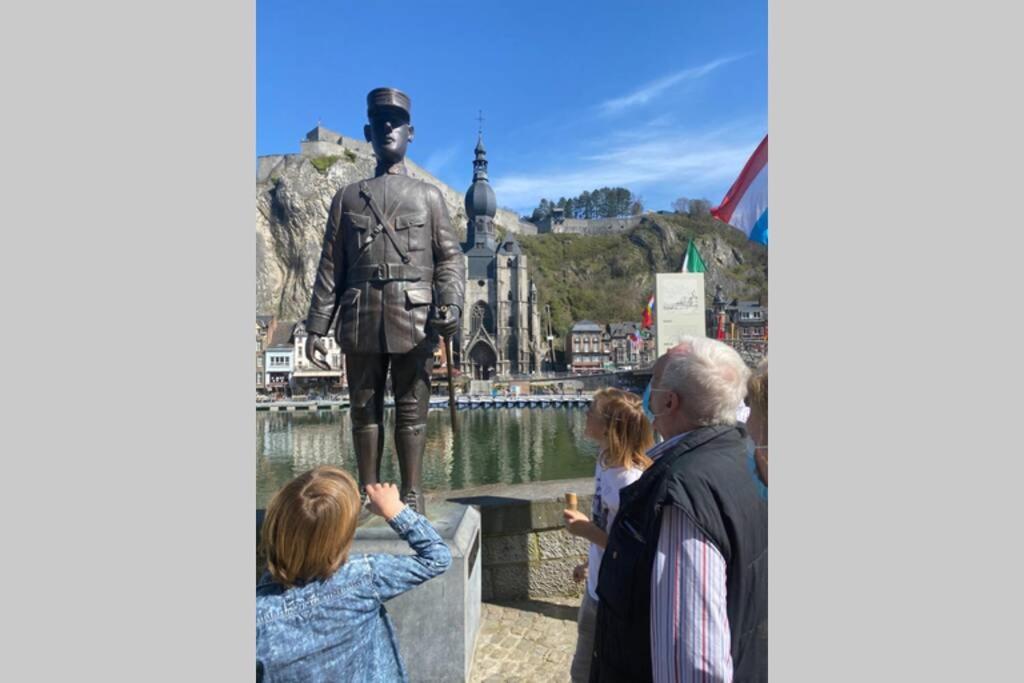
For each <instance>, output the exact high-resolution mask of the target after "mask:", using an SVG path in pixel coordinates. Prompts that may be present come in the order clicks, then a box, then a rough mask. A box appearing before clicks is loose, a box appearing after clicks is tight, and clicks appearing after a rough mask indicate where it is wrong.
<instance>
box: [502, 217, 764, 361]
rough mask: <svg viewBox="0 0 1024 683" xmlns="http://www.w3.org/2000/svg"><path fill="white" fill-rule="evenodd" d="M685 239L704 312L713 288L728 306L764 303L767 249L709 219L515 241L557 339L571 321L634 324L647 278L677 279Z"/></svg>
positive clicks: (656, 220)
mask: <svg viewBox="0 0 1024 683" xmlns="http://www.w3.org/2000/svg"><path fill="white" fill-rule="evenodd" d="M691 238H692V239H694V241H695V244H696V245H697V249H698V251H699V252H700V254H701V257H702V259H703V260H704V264H705V267H706V269H707V271H706V272H705V274H704V287H705V292H704V294H705V299H706V303H707V305H708V306H709V307H710V305H711V300H712V299H713V298H714V295H715V287H716V285H721V286H722V290H723V293H724V295H725V297H726V298H727V299H729V300H730V301H731V300H732V299H736V298H739V299H763V300H766V297H767V289H768V260H767V249H766V248H765V247H764V246H762V245H760V244H755V243H752V242H749V241H748V240H747V238H746V236H745V235H743V233H741V232H740V231H739V230H736V229H735V228H732V227H730V226H728V225H725V224H723V223H721V222H719V221H717V220H715V219H713V218H710V217H697V218H695V217H690V216H687V215H683V214H648V215H647V216H646V217H645V218H644V220H643V221H642V222H641V223H640V225H638V226H636V227H635V228H633V229H631V230H629V231H627V232H624V233H621V234H616V235H601V236H581V235H568V234H545V235H520V236H519V238H518V239H519V242H520V244H522V247H523V251H524V252H526V254H527V255H528V256H529V270H530V274H531V276H532V277H533V278H534V279H535V281H536V283H537V290H538V296H539V298H540V302H541V305H542V306H544V305H546V304H550V306H551V321H552V325H553V328H554V333H555V335H556V337H559V338H562V337H564V336H565V334H566V332H567V331H568V329H569V327H570V326H571V325H572V324H573V322H576V321H578V320H593V321H595V322H600V323H607V322H621V321H629V320H633V321H639V320H640V319H641V314H642V312H643V308H644V305H645V304H646V303H647V299H648V297H649V296H650V295H651V294H652V293H653V292H654V274H655V273H658V272H678V271H679V268H680V265H681V264H682V259H683V252H684V251H685V249H686V245H687V241H688V240H689V239H691ZM546 322H547V321H546V320H544V321H543V323H542V324H545V325H546ZM556 345H557V343H556Z"/></svg>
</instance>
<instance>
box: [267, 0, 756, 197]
mask: <svg viewBox="0 0 1024 683" xmlns="http://www.w3.org/2000/svg"><path fill="white" fill-rule="evenodd" d="M767 12H768V8H767V2H766V0H759V1H756V2H747V1H746V0H730V1H729V2H722V1H721V0H718V1H717V2H716V1H712V0H707V1H699V2H697V1H693V0H688V1H686V2H682V1H676V2H668V1H664V0H658V1H651V2H643V3H626V2H612V1H608V0H600V1H594V0H591V1H590V2H584V1H583V0H568V1H558V0H547V1H536V0H515V1H511V0H509V1H506V2H498V1H496V0H491V1H486V0H477V1H476V2H468V1H462V0H458V1H454V0H453V1H434V2H426V1H421V2H412V1H403V0H396V1H394V2H391V3H382V2H359V3H356V2H344V1H343V2H334V3H329V2H322V1H320V2H317V1H314V0H257V4H256V153H257V155H261V156H262V155H266V154H287V153H295V152H298V151H299V140H300V139H301V138H302V137H303V136H304V135H305V133H306V132H307V131H308V130H310V129H311V128H313V127H314V126H315V125H316V123H317V120H318V119H319V120H320V121H322V123H323V125H325V126H327V127H328V128H331V129H332V130H336V131H338V132H339V133H342V134H345V135H349V136H355V137H360V136H362V126H363V124H364V123H365V119H366V99H365V98H366V93H367V92H368V91H369V90H371V89H373V88H375V87H378V86H391V87H396V88H399V89H401V90H404V91H405V92H406V93H408V94H409V96H410V97H411V98H412V119H413V125H414V126H415V127H416V136H415V140H414V141H413V142H412V144H411V145H410V147H409V157H410V158H411V159H412V160H414V161H415V162H416V163H418V164H420V165H421V166H423V167H424V168H426V169H427V170H429V171H430V172H431V173H433V174H434V175H436V176H437V177H439V178H440V179H441V180H443V181H444V182H446V183H448V184H449V185H451V186H452V187H454V188H456V189H458V190H464V189H465V188H467V187H468V186H469V184H470V180H471V177H472V164H471V162H472V159H473V147H474V145H475V144H476V133H477V112H478V110H481V109H482V110H483V116H484V123H483V128H484V142H485V145H486V147H487V152H488V160H489V161H490V172H491V173H490V175H491V183H492V184H493V185H494V188H495V192H496V193H497V198H498V204H499V205H500V206H505V207H509V208H512V209H515V210H517V211H519V212H520V213H528V212H529V211H530V210H531V209H532V207H534V206H536V205H537V203H538V202H539V200H540V198H541V197H547V198H549V199H558V198H559V197H560V196H565V197H570V196H574V195H577V194H579V193H580V192H582V191H583V190H592V189H594V188H597V187H602V186H606V185H607V186H616V185H618V186H624V187H628V188H629V189H631V190H632V191H633V192H635V193H637V194H639V195H640V196H641V197H643V199H644V202H645V205H646V206H647V208H649V209H655V210H657V209H668V208H669V206H670V204H671V202H672V200H673V199H675V198H676V197H679V196H686V197H691V198H694V197H704V198H707V199H709V200H710V201H711V202H712V204H713V205H714V204H717V203H718V202H719V201H720V200H721V199H722V196H723V195H724V194H725V191H726V190H727V189H728V188H729V186H730V185H731V184H732V182H733V181H734V180H735V178H736V175H737V174H738V173H739V171H740V169H741V168H742V167H743V164H744V163H745V162H746V160H747V158H748V157H749V155H750V154H751V152H753V151H754V148H755V147H756V146H757V144H758V142H760V140H761V138H762V137H764V135H765V133H766V132H767V125H768V69H767V43H768V16H767ZM386 34H387V35H393V36H394V37H393V38H392V39H391V40H389V41H388V42H386V43H385V42H383V37H384V36H385V35H386Z"/></svg>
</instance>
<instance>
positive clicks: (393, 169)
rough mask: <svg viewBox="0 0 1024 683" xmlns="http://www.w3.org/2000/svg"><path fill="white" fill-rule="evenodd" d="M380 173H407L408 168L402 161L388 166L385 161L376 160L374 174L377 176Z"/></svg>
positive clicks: (380, 174)
mask: <svg viewBox="0 0 1024 683" xmlns="http://www.w3.org/2000/svg"><path fill="white" fill-rule="evenodd" d="M382 175H409V170H408V169H407V168H406V167H405V162H404V161H399V162H398V163H397V164H391V165H390V166H389V165H388V164H387V163H384V162H378V163H377V170H376V171H375V172H374V176H376V177H379V176H382Z"/></svg>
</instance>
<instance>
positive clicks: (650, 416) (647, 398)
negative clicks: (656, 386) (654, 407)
mask: <svg viewBox="0 0 1024 683" xmlns="http://www.w3.org/2000/svg"><path fill="white" fill-rule="evenodd" d="M644 415H646V416H647V421H648V422H654V413H652V412H651V383H650V382H648V383H647V388H646V389H644Z"/></svg>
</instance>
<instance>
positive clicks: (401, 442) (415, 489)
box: [395, 425, 427, 516]
mask: <svg viewBox="0 0 1024 683" xmlns="http://www.w3.org/2000/svg"><path fill="white" fill-rule="evenodd" d="M426 445H427V426H426V425H410V426H406V427H399V428H398V429H396V430H395V451H396V452H397V453H398V469H399V472H400V473H401V475H402V491H401V493H402V501H403V502H404V503H405V504H406V505H408V506H409V507H411V508H412V509H413V510H415V511H416V512H418V513H420V514H421V515H424V516H426V514H427V508H426V503H425V501H424V498H423V479H422V476H423V451H424V450H425V448H426Z"/></svg>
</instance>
